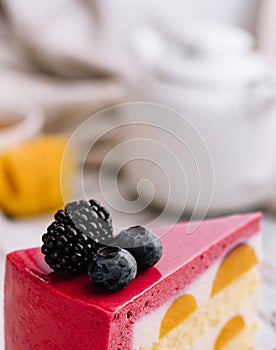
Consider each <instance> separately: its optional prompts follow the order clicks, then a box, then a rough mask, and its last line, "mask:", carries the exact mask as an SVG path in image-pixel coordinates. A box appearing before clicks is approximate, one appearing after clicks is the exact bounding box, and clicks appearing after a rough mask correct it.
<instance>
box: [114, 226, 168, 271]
mask: <svg viewBox="0 0 276 350" xmlns="http://www.w3.org/2000/svg"><path fill="white" fill-rule="evenodd" d="M115 244H116V245H117V246H119V247H121V248H124V249H126V250H127V251H129V252H130V253H131V254H132V255H133V256H134V258H135V260H136V262H137V266H138V271H144V270H146V269H148V268H150V267H152V266H153V265H155V264H156V263H157V261H158V260H159V259H160V258H161V255H162V252H163V248H162V242H161V240H160V238H159V237H158V236H157V235H156V234H155V233H154V232H152V231H150V230H148V229H146V228H145V227H142V226H133V227H130V228H128V229H125V230H123V231H121V232H120V233H119V234H118V235H117V237H116V238H115Z"/></svg>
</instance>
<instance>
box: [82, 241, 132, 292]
mask: <svg viewBox="0 0 276 350" xmlns="http://www.w3.org/2000/svg"><path fill="white" fill-rule="evenodd" d="M88 274H89V277H90V279H91V281H92V282H93V283H94V284H95V285H96V286H98V287H100V288H103V289H107V290H111V291H117V290H120V289H122V288H124V287H126V286H127V285H128V284H130V282H131V281H132V280H133V279H134V278H135V276H136V274H137V264H136V261H135V259H134V257H133V256H132V255H131V254H130V253H129V252H128V251H127V250H125V249H121V248H118V247H108V246H106V247H103V248H101V249H99V250H98V251H97V253H96V254H95V256H94V258H93V260H92V262H91V264H90V265H89V267H88Z"/></svg>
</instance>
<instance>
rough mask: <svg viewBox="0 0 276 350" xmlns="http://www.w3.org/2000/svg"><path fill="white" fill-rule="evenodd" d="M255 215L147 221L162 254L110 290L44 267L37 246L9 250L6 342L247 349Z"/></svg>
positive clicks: (20, 348)
mask: <svg viewBox="0 0 276 350" xmlns="http://www.w3.org/2000/svg"><path fill="white" fill-rule="evenodd" d="M260 219H261V214H259V213H252V214H243V215H233V216H228V217H223V218H219V219H210V220H206V221H203V222H202V223H201V224H200V225H199V226H198V227H197V228H196V230H195V231H194V232H193V233H190V232H189V224H186V223H179V224H176V225H175V226H174V227H173V228H170V229H168V227H158V228H156V229H153V231H154V232H156V233H157V234H158V235H160V236H162V243H163V255H162V257H161V259H160V260H159V262H158V263H157V264H156V265H155V267H152V268H150V269H149V270H147V271H145V272H143V273H140V274H138V275H137V277H136V278H135V279H134V280H133V282H132V283H131V284H130V285H129V286H127V287H126V288H124V289H122V290H120V291H117V292H114V293H110V292H105V291H103V290H100V289H99V288H97V287H95V286H94V285H93V284H92V283H91V281H90V280H89V277H88V275H86V274H80V275H77V276H72V275H61V274H58V273H55V272H53V271H52V270H51V269H50V268H49V266H48V265H47V264H46V263H45V261H44V259H43V255H42V254H41V252H40V249H39V248H34V249H29V250H22V251H17V252H13V253H10V254H9V255H8V256H7V263H6V276H5V349H6V350H35V349H39V350H46V349H47V350H49V349H50V350H71V349H74V350H163V349H166V350H180V349H181V350H191V349H193V350H203V349H204V350H237V349H239V350H250V349H254V347H255V340H254V339H255V336H254V335H255V332H256V328H257V307H258V299H259V285H260V281H259V275H258V271H257V266H258V262H259V261H260V250H261V249H260V248H261V244H260ZM166 231H168V232H167V233H166V234H165V235H164V232H166Z"/></svg>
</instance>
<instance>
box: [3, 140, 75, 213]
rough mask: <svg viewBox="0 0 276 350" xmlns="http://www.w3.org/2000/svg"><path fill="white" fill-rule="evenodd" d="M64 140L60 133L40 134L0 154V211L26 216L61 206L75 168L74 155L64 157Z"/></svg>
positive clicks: (67, 193) (68, 192)
mask: <svg viewBox="0 0 276 350" xmlns="http://www.w3.org/2000/svg"><path fill="white" fill-rule="evenodd" d="M67 142H68V138H67V137H66V136H63V135H47V136H41V137H38V138H35V139H32V140H29V141H27V142H25V143H23V144H20V145H17V146H15V147H13V148H11V149H9V150H7V151H6V152H4V153H1V154H0V208H1V210H3V211H4V212H6V213H7V214H9V215H11V216H27V215H35V214H39V213H42V212H45V211H50V210H55V209H57V208H59V207H62V206H63V205H64V203H63V202H64V197H65V200H66V198H67V197H68V195H69V194H70V188H71V182H72V175H73V173H74V168H75V156H74V154H72V153H70V154H67V156H66V157H65V148H66V145H67ZM67 153H68V152H67ZM61 167H62V169H63V171H62V172H61ZM61 175H62V179H61ZM61 181H62V184H61Z"/></svg>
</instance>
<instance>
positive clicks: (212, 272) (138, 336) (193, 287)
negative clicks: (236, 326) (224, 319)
mask: <svg viewBox="0 0 276 350" xmlns="http://www.w3.org/2000/svg"><path fill="white" fill-rule="evenodd" d="M242 243H246V244H248V245H249V246H250V247H252V248H253V249H254V251H255V253H256V255H257V257H258V260H259V261H261V259H262V244H261V235H260V234H255V235H254V236H253V237H251V238H249V239H248V240H246V241H243V240H241V241H239V242H237V243H236V244H235V245H233V246H232V247H231V248H230V249H229V251H230V250H232V249H233V248H234V247H235V246H238V245H239V244H242ZM225 255H227V253H226V254H225ZM225 255H223V256H221V257H220V258H219V259H218V260H217V261H216V262H215V263H213V264H212V266H210V267H209V268H208V269H207V270H206V271H205V272H204V273H203V274H201V275H200V276H199V277H198V278H197V279H196V280H195V281H193V282H192V283H191V284H190V285H189V286H188V287H187V288H185V289H184V290H182V291H180V292H179V293H178V294H176V295H175V296H174V297H172V298H171V299H170V300H168V302H166V303H165V304H163V305H162V306H161V307H159V308H158V309H156V310H154V311H152V312H151V313H149V314H147V315H145V316H143V317H142V318H141V319H140V320H138V321H136V322H135V324H134V327H133V345H132V348H133V349H139V348H141V347H147V346H150V345H151V344H153V343H156V342H158V340H159V333H160V326H161V322H162V320H163V318H164V316H165V314H166V312H167V310H168V309H169V307H170V306H171V305H172V304H173V302H174V301H175V300H176V299H177V298H179V297H180V296H181V295H183V294H192V295H193V296H194V297H195V299H196V301H197V304H198V307H200V306H201V305H203V304H205V303H206V302H207V301H208V300H209V298H210V295H211V291H212V287H213V282H214V280H215V277H216V274H217V271H218V269H219V267H220V264H221V262H222V261H223V259H224V257H225ZM228 316H229V315H228ZM214 332H215V333H216V334H217V333H218V330H215V329H214ZM205 344H206V343H205ZM199 346H200V345H199ZM195 350H201V347H199V348H198V349H197V348H196V349H195Z"/></svg>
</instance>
